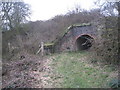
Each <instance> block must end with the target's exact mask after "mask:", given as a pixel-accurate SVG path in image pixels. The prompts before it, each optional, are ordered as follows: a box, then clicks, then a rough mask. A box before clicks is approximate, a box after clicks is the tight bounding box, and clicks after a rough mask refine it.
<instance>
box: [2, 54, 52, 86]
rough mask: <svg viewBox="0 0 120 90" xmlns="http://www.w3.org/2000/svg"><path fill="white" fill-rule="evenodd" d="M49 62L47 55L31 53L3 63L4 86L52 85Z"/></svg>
mask: <svg viewBox="0 0 120 90" xmlns="http://www.w3.org/2000/svg"><path fill="white" fill-rule="evenodd" d="M48 63H49V60H48V59H47V58H46V57H44V58H41V57H40V56H36V55H29V54H26V55H25V58H24V59H22V60H18V61H12V62H9V63H8V62H6V63H3V71H2V79H3V80H2V88H45V87H51V86H52V85H51V84H49V85H48V82H49V81H51V80H50V77H49V75H48V74H49V73H50V67H49V66H48Z"/></svg>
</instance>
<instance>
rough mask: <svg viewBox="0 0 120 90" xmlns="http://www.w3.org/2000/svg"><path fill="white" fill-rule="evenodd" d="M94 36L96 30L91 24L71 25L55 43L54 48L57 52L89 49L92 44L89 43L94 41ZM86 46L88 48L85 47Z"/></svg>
mask: <svg viewBox="0 0 120 90" xmlns="http://www.w3.org/2000/svg"><path fill="white" fill-rule="evenodd" d="M85 35H86V36H85ZM96 35H97V28H96V26H95V25H93V24H92V23H83V24H80V25H78V24H77V25H71V26H69V27H68V29H67V31H66V32H65V33H64V34H63V36H62V37H61V39H60V40H59V41H58V42H57V44H56V46H55V48H56V50H57V51H76V50H84V49H89V48H90V47H91V46H92V44H93V43H92V42H91V41H94V39H95V37H96ZM88 37H89V38H88ZM84 44H85V45H84ZM82 45H83V46H82ZM87 45H88V46H89V47H87ZM84 46H85V47H84ZM80 48H81V49H80Z"/></svg>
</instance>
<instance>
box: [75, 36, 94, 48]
mask: <svg viewBox="0 0 120 90" xmlns="http://www.w3.org/2000/svg"><path fill="white" fill-rule="evenodd" d="M93 41H94V39H93V38H92V37H91V36H89V35H82V36H80V37H78V38H77V40H76V45H77V50H87V49H89V48H90V47H91V46H92V44H93Z"/></svg>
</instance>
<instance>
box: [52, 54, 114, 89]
mask: <svg viewBox="0 0 120 90" xmlns="http://www.w3.org/2000/svg"><path fill="white" fill-rule="evenodd" d="M88 54H89V53H88V52H68V53H61V54H55V55H53V56H52V62H51V64H50V65H51V67H52V69H53V74H54V77H51V78H52V79H53V80H54V81H55V83H54V87H60V88H61V87H62V88H108V83H109V81H110V80H111V78H114V77H115V75H114V71H113V70H112V67H106V66H105V67H102V68H101V67H100V66H99V65H98V64H95V65H93V64H90V63H89V62H88V61H89V60H88V59H89V58H88V57H87V55H88Z"/></svg>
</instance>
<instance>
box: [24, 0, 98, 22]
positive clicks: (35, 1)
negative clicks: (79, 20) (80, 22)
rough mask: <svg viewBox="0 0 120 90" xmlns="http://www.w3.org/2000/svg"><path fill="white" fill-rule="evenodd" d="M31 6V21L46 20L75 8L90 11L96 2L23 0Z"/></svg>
mask: <svg viewBox="0 0 120 90" xmlns="http://www.w3.org/2000/svg"><path fill="white" fill-rule="evenodd" d="M23 1H24V2H26V3H28V4H29V5H30V6H31V10H32V15H31V21H36V20H48V19H51V18H53V17H54V16H56V15H61V14H66V13H67V12H68V11H69V10H72V9H73V8H74V7H75V6H80V7H81V8H82V9H86V10H90V9H92V8H95V7H96V6H94V1H96V0H23Z"/></svg>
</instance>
